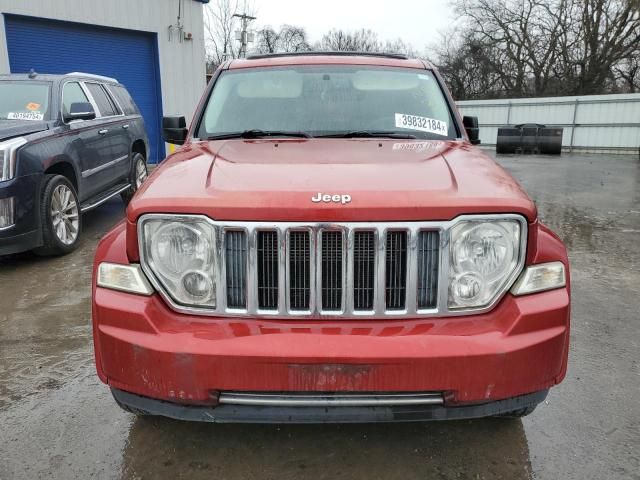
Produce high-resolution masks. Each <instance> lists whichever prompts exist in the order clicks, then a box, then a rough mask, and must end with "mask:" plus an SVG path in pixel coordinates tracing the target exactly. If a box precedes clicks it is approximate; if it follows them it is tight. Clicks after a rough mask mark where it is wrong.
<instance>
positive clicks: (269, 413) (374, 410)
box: [112, 389, 547, 423]
mask: <svg viewBox="0 0 640 480" xmlns="http://www.w3.org/2000/svg"><path fill="white" fill-rule="evenodd" d="M112 393H113V396H114V398H115V399H116V400H117V401H118V403H120V404H122V405H125V406H127V407H129V408H130V409H132V410H134V411H139V412H142V413H145V414H149V415H161V416H164V417H170V418H175V419H176V420H187V421H193V422H214V423H372V422H421V421H430V420H461V419H470V418H480V417H489V416H494V415H500V414H505V413H508V412H513V411H515V410H520V409H524V408H527V407H534V406H536V405H537V404H539V403H540V402H542V401H544V399H545V398H546V396H547V390H543V391H540V392H535V393H531V394H528V395H522V396H520V397H515V398H508V399H505V400H497V401H494V402H488V403H482V404H477V405H465V406H453V407H446V406H443V405H422V406H393V407H254V406H238V405H220V406H217V407H211V406H201V405H181V404H179V403H173V402H165V401H162V400H155V399H153V398H148V397H143V396H140V395H134V394H132V393H127V392H124V391H122V390H117V389H112Z"/></svg>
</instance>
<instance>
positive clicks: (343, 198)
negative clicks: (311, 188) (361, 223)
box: [311, 192, 351, 205]
mask: <svg viewBox="0 0 640 480" xmlns="http://www.w3.org/2000/svg"><path fill="white" fill-rule="evenodd" d="M311 201H312V202H313V203H320V202H324V203H330V202H333V203H341V204H342V205H346V204H347V203H350V202H351V195H347V194H342V195H329V194H328V193H325V194H323V193H322V192H318V193H317V194H316V196H315V197H311Z"/></svg>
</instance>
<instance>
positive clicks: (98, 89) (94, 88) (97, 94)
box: [86, 83, 120, 117]
mask: <svg viewBox="0 0 640 480" xmlns="http://www.w3.org/2000/svg"><path fill="white" fill-rule="evenodd" d="M86 85H87V88H88V89H89V92H91V95H92V96H93V99H94V100H95V101H96V104H97V105H98V110H100V115H101V116H102V117H109V116H111V115H118V114H119V113H120V112H119V111H118V109H117V107H116V106H115V105H114V103H113V101H112V100H111V99H110V98H109V96H108V95H107V92H105V91H104V88H103V87H102V85H100V84H98V83H87V84H86Z"/></svg>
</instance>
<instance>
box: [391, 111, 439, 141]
mask: <svg viewBox="0 0 640 480" xmlns="http://www.w3.org/2000/svg"><path fill="white" fill-rule="evenodd" d="M396 127H397V128H407V129H409V130H419V131H421V132H428V133H435V134H437V135H444V136H446V135H447V134H448V133H449V126H448V125H447V122H443V121H442V120H436V119H434V118H427V117H419V116H418V115H407V114H404V113H396Z"/></svg>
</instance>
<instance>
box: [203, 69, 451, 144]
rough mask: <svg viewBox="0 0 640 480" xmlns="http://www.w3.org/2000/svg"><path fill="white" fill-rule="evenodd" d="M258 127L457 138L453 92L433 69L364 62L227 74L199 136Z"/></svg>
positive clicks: (220, 80)
mask: <svg viewBox="0 0 640 480" xmlns="http://www.w3.org/2000/svg"><path fill="white" fill-rule="evenodd" d="M251 130H256V131H261V132H278V133H282V134H283V135H284V134H286V133H287V132H292V133H297V134H298V136H299V135H300V133H303V134H309V135H312V136H314V137H317V136H339V135H340V134H345V135H347V134H349V133H351V134H352V135H353V134H361V135H362V134H363V133H364V134H368V133H373V134H374V135H373V136H378V135H379V136H384V134H390V135H394V134H396V135H407V136H409V138H413V137H415V138H422V139H446V138H456V136H457V135H456V129H455V126H454V124H453V121H452V119H451V113H450V110H449V108H448V106H447V102H446V100H445V97H444V95H443V93H442V90H441V88H440V86H439V85H438V82H437V81H436V79H435V77H434V76H433V74H432V73H431V72H430V71H428V70H416V69H409V68H388V67H369V66H360V65H358V66H353V65H352V66H327V65H313V66H291V67H278V68H271V67H269V68H253V69H238V70H227V71H224V72H222V74H221V75H220V77H219V78H218V80H217V81H216V84H215V86H214V88H213V92H212V94H211V96H210V97H209V101H208V104H207V107H206V109H205V112H204V116H203V119H202V121H201V122H200V126H199V130H198V137H200V138H203V139H204V138H215V137H216V136H224V135H229V134H234V133H240V132H247V131H251ZM354 136H355V135H354ZM362 136H364V135H362Z"/></svg>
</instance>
